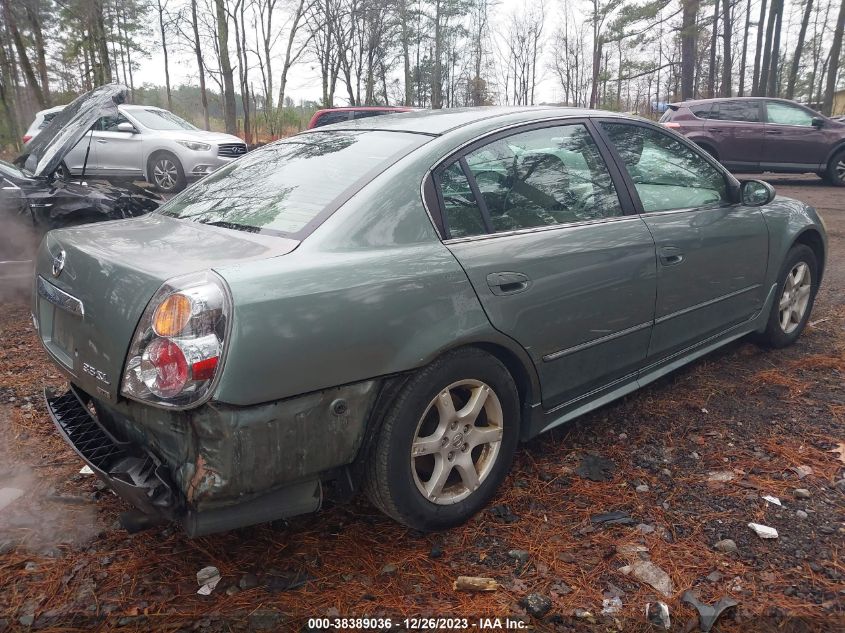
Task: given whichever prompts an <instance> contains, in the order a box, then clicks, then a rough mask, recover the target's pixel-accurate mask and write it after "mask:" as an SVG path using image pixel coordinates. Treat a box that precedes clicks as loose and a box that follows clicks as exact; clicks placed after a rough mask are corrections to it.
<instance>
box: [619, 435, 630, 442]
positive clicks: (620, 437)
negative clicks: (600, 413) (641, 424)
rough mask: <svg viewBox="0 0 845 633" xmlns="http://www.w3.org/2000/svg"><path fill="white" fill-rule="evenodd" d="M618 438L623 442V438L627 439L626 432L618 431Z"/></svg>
mask: <svg viewBox="0 0 845 633" xmlns="http://www.w3.org/2000/svg"><path fill="white" fill-rule="evenodd" d="M619 439H620V440H621V441H623V442H624V441H625V440H627V439H628V434H627V433H620V434H619Z"/></svg>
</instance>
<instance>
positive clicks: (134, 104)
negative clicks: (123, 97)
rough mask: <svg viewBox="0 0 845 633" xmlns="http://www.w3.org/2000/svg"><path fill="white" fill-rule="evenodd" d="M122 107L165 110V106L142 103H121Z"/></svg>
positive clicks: (125, 108) (127, 108)
mask: <svg viewBox="0 0 845 633" xmlns="http://www.w3.org/2000/svg"><path fill="white" fill-rule="evenodd" d="M120 108H121V109H122V110H130V111H131V110H164V108H159V107H158V106H154V105H143V104H140V103H121V104H120Z"/></svg>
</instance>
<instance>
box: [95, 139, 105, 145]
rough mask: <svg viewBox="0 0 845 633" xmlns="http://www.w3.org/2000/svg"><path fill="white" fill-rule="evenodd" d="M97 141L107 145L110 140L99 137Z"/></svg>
mask: <svg viewBox="0 0 845 633" xmlns="http://www.w3.org/2000/svg"><path fill="white" fill-rule="evenodd" d="M97 142H98V143H99V144H100V145H105V144H106V143H108V141H107V140H105V139H102V138H98V139H97Z"/></svg>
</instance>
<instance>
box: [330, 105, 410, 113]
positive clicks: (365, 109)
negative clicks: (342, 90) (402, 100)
mask: <svg viewBox="0 0 845 633" xmlns="http://www.w3.org/2000/svg"><path fill="white" fill-rule="evenodd" d="M411 109H412V108H411V107H410V106H338V107H337V108H323V109H322V110H317V112H316V113H317V114H321V113H323V112H381V111H390V112H409V111H410V110H411Z"/></svg>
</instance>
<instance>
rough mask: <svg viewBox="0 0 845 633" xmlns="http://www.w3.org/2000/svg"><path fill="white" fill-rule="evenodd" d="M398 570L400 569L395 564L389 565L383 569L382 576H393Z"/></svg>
mask: <svg viewBox="0 0 845 633" xmlns="http://www.w3.org/2000/svg"><path fill="white" fill-rule="evenodd" d="M398 569H399V568H398V567H397V566H396V565H394V564H393V563H388V564H387V565H385V566H384V567H382V568H381V574H382V576H392V575H393V574H395V573H396V572H397V571H398Z"/></svg>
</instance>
